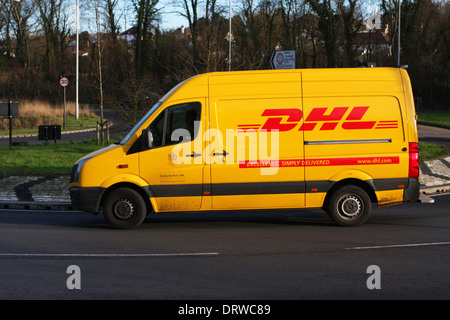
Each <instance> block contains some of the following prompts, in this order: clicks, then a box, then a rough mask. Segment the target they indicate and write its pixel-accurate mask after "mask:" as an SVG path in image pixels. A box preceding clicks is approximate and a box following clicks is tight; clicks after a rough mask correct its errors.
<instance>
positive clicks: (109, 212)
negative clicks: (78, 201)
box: [103, 188, 147, 229]
mask: <svg viewBox="0 0 450 320" xmlns="http://www.w3.org/2000/svg"><path fill="white" fill-rule="evenodd" d="M146 213H147V208H146V205H145V201H144V199H143V198H142V197H141V195H140V194H139V193H138V192H137V191H135V190H133V189H130V188H119V189H116V190H114V191H112V192H111V193H110V194H108V195H107V196H106V199H105V201H104V202H103V216H104V217H105V220H106V221H107V222H108V223H109V224H110V225H111V226H112V227H114V228H116V229H133V228H137V227H138V226H139V225H141V223H142V222H143V221H144V219H145V216H146Z"/></svg>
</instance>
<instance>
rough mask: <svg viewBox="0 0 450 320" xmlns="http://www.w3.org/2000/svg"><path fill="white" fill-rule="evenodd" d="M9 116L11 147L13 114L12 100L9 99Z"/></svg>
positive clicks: (10, 142)
mask: <svg viewBox="0 0 450 320" xmlns="http://www.w3.org/2000/svg"><path fill="white" fill-rule="evenodd" d="M8 118H9V148H11V147H12V114H11V100H9V101H8Z"/></svg>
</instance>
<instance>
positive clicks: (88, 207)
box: [69, 187, 105, 213]
mask: <svg viewBox="0 0 450 320" xmlns="http://www.w3.org/2000/svg"><path fill="white" fill-rule="evenodd" d="M69 191H70V200H71V202H72V207H73V208H74V209H75V210H80V211H86V212H92V213H98V212H99V210H100V199H101V198H102V195H103V192H104V191H105V188H100V187H92V188H80V187H72V188H70V190H69Z"/></svg>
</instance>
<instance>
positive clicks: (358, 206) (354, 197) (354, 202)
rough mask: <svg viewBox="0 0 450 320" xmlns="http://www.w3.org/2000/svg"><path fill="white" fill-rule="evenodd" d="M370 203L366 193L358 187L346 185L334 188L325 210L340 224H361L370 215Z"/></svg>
mask: <svg viewBox="0 0 450 320" xmlns="http://www.w3.org/2000/svg"><path fill="white" fill-rule="evenodd" d="M371 211H372V205H371V201H370V197H369V196H368V194H367V193H366V192H365V191H364V190H363V189H362V188H360V187H358V186H353V185H347V186H344V187H342V188H340V189H338V190H336V191H335V192H334V193H333V195H332V196H331V198H330V201H329V203H328V205H327V212H328V214H329V215H330V216H331V218H333V220H334V221H335V222H336V223H337V224H338V225H340V226H344V227H356V226H360V225H362V224H363V223H364V222H366V221H367V219H368V218H369V216H370V213H371Z"/></svg>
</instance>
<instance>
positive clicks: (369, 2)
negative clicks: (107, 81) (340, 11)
mask: <svg viewBox="0 0 450 320" xmlns="http://www.w3.org/2000/svg"><path fill="white" fill-rule="evenodd" d="M68 1H69V3H73V4H72V5H70V6H69V8H68V14H69V17H70V18H69V19H70V20H71V22H70V24H71V29H72V30H76V23H75V17H76V14H75V12H76V0H68ZM79 1H80V6H83V4H84V3H88V0H79ZM175 1H178V2H181V0H160V1H159V4H158V9H159V12H160V17H161V19H160V24H159V27H160V28H161V29H163V30H170V29H177V28H180V27H181V26H182V25H184V26H185V27H186V26H188V22H187V20H186V19H185V18H184V17H182V16H181V15H180V14H179V13H178V12H177V10H179V9H177V8H175V7H174V6H173V5H172V4H173V3H174V2H175ZM231 1H232V10H233V11H234V10H236V11H238V8H237V7H238V5H240V3H241V0H231ZM89 2H90V1H89ZM362 2H363V3H365V8H364V9H363V11H364V12H365V13H366V14H367V17H366V18H368V17H369V16H370V15H371V14H373V13H374V11H376V7H378V2H379V0H362ZM218 5H222V6H226V11H227V13H228V5H229V0H218ZM233 8H235V9H233ZM81 11H82V16H81V25H80V30H81V31H85V30H88V31H94V30H95V25H94V21H95V19H93V17H94V14H93V13H91V14H87V13H86V10H81ZM92 11H93V10H90V12H92ZM366 11H367V12H366ZM369 11H370V12H369ZM232 15H234V12H232ZM116 17H117V18H118V19H119V24H120V31H121V32H123V31H125V30H127V29H129V28H131V27H132V26H133V24H134V21H135V14H134V9H133V4H132V0H119V7H118V8H117V10H116Z"/></svg>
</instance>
